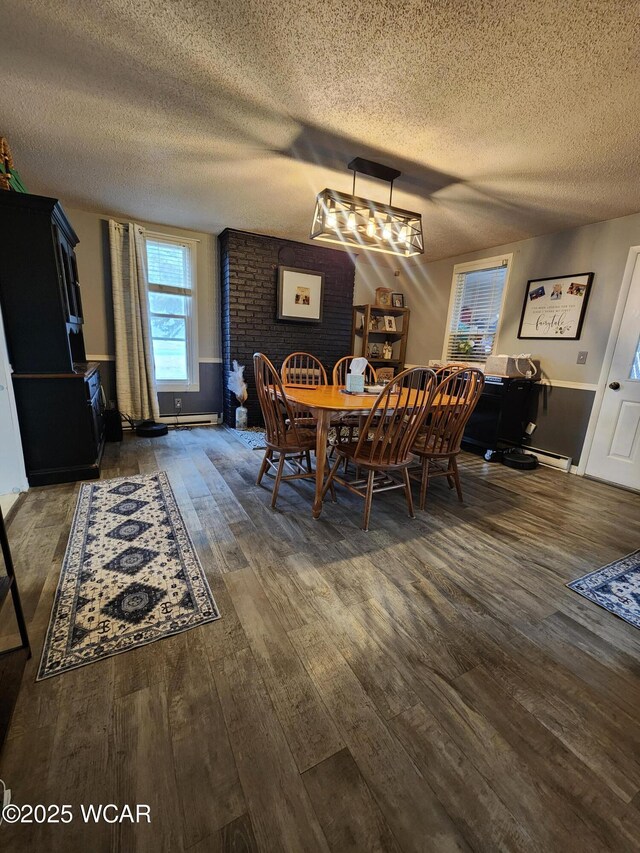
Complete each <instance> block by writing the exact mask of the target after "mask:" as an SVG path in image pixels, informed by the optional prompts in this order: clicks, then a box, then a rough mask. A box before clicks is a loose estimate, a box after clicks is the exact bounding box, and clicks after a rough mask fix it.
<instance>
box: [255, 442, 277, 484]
mask: <svg viewBox="0 0 640 853" xmlns="http://www.w3.org/2000/svg"><path fill="white" fill-rule="evenodd" d="M272 456H273V450H271V449H270V448H267V449H266V450H265V452H264V456H263V457H262V465H261V466H260V472H259V473H258V479H257V480H256V486H259V485H260V483H261V482H262V478H263V477H264V475H265V471H266V470H267V468H268V467H269V460H270V459H271V457H272Z"/></svg>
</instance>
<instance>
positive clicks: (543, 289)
mask: <svg viewBox="0 0 640 853" xmlns="http://www.w3.org/2000/svg"><path fill="white" fill-rule="evenodd" d="M592 283H593V273H592V272H584V273H580V274H579V275H567V276H563V277H562V278H533V279H531V280H530V281H528V282H527V289H526V291H525V294H524V305H523V306H522V316H521V317H520V328H519V329H518V337H519V338H523V339H534V338H545V339H547V340H566V341H576V340H578V338H579V337H580V332H581V331H582V323H583V321H584V315H585V311H586V310H587V301H588V299H589V293H590V292H591V285H592Z"/></svg>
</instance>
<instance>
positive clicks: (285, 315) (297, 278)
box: [277, 267, 324, 323]
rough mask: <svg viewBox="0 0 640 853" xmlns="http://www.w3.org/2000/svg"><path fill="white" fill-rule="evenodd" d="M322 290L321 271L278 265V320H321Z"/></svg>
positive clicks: (312, 321)
mask: <svg viewBox="0 0 640 853" xmlns="http://www.w3.org/2000/svg"><path fill="white" fill-rule="evenodd" d="M323 290H324V274H323V273H320V272H316V271H315V270H300V269H293V268H292V267H278V315H277V318H278V320H289V321H290V322H293V323H320V322H322V295H323Z"/></svg>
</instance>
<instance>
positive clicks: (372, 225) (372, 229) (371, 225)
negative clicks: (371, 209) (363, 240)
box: [367, 216, 376, 237]
mask: <svg viewBox="0 0 640 853" xmlns="http://www.w3.org/2000/svg"><path fill="white" fill-rule="evenodd" d="M375 236H376V221H375V219H374V218H373V216H370V217H369V221H368V222H367V237H375Z"/></svg>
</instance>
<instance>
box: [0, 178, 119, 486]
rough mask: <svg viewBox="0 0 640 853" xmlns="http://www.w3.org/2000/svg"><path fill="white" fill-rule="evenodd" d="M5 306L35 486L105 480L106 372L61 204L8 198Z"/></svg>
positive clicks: (2, 263)
mask: <svg viewBox="0 0 640 853" xmlns="http://www.w3.org/2000/svg"><path fill="white" fill-rule="evenodd" d="M0 229H1V233H2V238H3V251H2V252H1V253H0V304H1V306H2V315H3V320H4V327H5V333H6V338H7V347H8V350H9V359H10V361H11V366H12V368H13V385H14V390H15V396H16V405H17V409H18V419H19V422H20V434H21V437H22V447H23V450H24V455H25V464H26V467H27V476H28V478H29V483H30V484H31V485H32V486H41V485H46V484H48V483H62V482H69V481H71V480H80V479H88V478H91V477H97V476H99V473H100V468H99V465H100V458H101V455H102V447H103V444H104V425H103V413H102V412H103V409H102V401H101V400H102V393H101V388H100V373H99V370H98V365H97V364H95V363H93V364H91V363H87V360H86V354H85V348H84V336H83V331H82V324H83V311H82V297H81V293H80V282H79V280H78V265H77V263H76V256H75V246H76V245H77V243H78V238H77V236H76V234H75V232H74V230H73V228H72V227H71V224H70V223H69V221H68V219H67V217H66V216H65V214H64V211H63V209H62V207H61V205H60V203H59V202H58V201H57V200H56V199H52V198H45V197H43V196H34V195H27V194H23V193H12V192H0Z"/></svg>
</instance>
